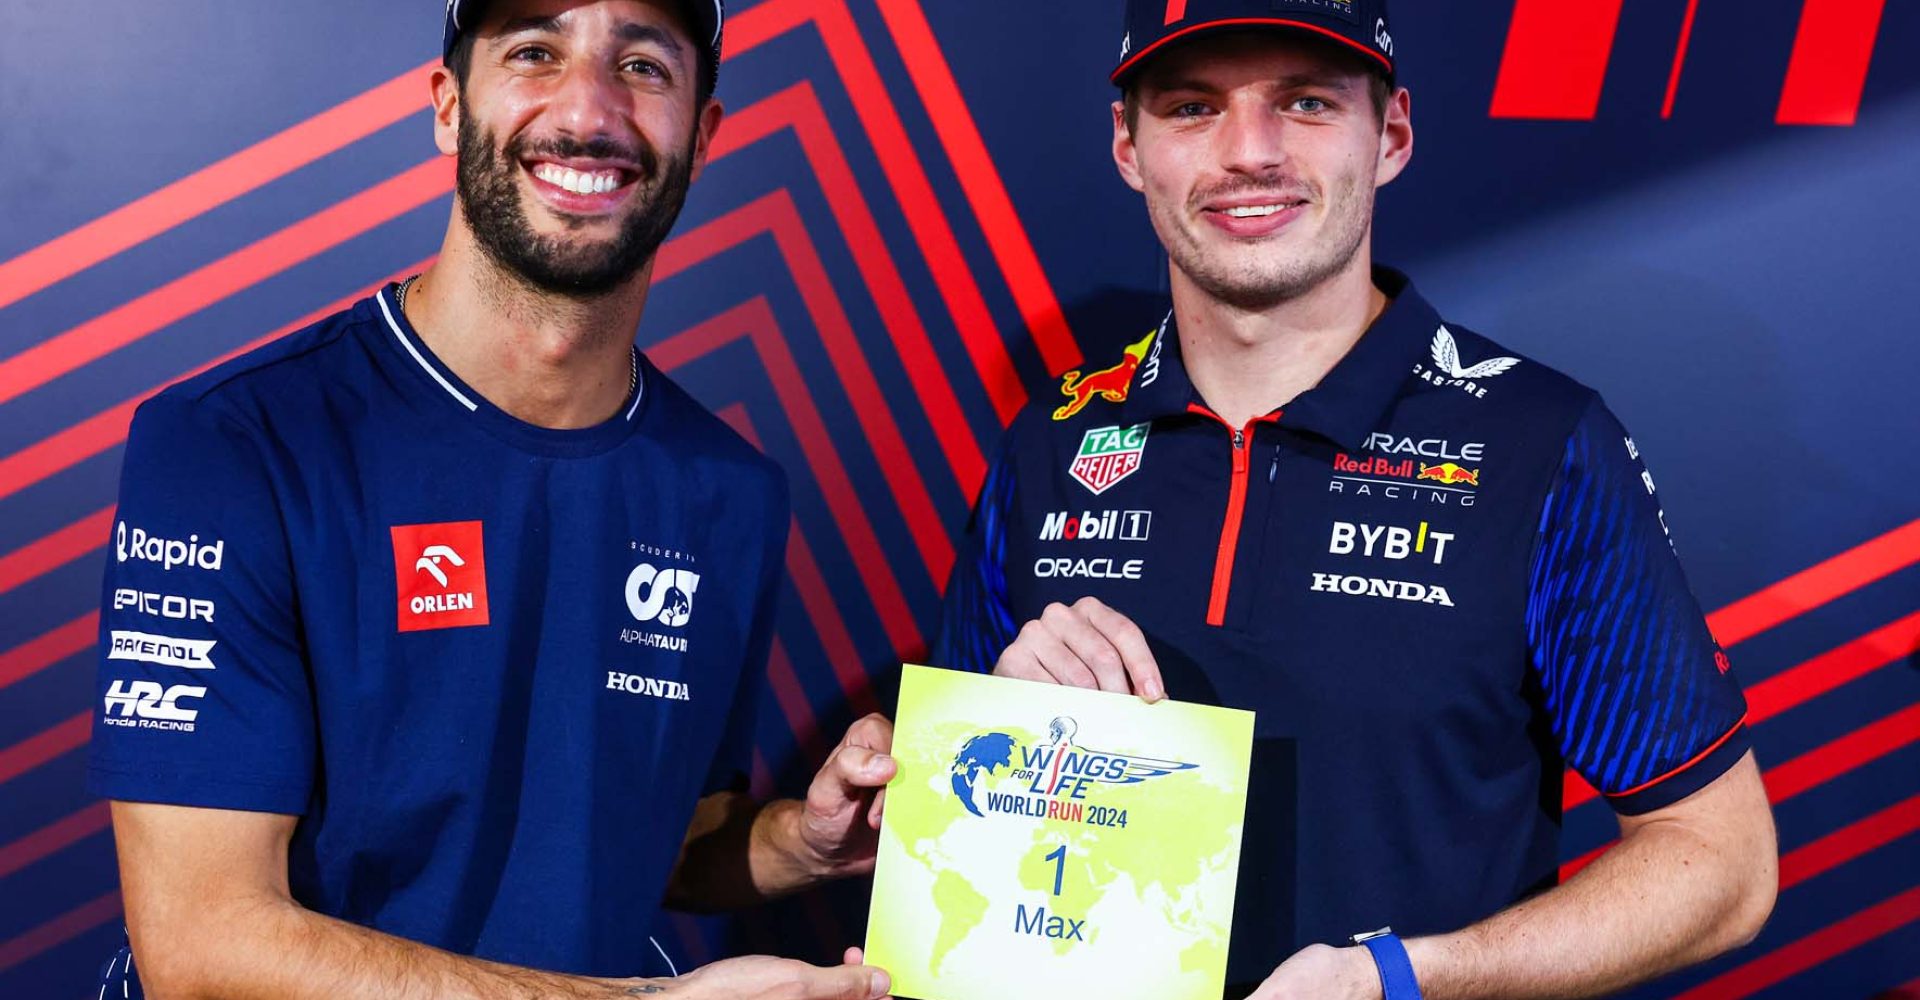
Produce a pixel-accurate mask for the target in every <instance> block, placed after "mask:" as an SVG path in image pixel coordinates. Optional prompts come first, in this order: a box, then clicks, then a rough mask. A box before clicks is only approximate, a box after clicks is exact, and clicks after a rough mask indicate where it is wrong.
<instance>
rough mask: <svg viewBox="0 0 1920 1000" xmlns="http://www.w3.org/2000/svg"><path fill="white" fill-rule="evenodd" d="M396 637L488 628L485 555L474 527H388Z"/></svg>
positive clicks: (461, 523)
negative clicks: (395, 600) (396, 596)
mask: <svg viewBox="0 0 1920 1000" xmlns="http://www.w3.org/2000/svg"><path fill="white" fill-rule="evenodd" d="M392 535H393V574H394V584H395V586H396V588H397V589H398V591H399V613H398V617H399V628H400V631H402V632H420V631H425V630H428V629H441V628H460V627H463V626H468V625H485V624H487V623H488V621H489V620H490V619H489V616H488V612H487V549H486V543H485V539H484V536H483V532H482V528H481V522H479V521H447V522H443V523H440V524H399V525H394V527H393V529H392Z"/></svg>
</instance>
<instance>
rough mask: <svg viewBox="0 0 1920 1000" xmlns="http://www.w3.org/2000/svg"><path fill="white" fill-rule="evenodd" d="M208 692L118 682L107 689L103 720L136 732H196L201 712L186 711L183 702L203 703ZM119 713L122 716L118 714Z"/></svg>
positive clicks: (143, 682)
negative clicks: (181, 703) (150, 730)
mask: <svg viewBox="0 0 1920 1000" xmlns="http://www.w3.org/2000/svg"><path fill="white" fill-rule="evenodd" d="M206 696H207V689H206V688H204V687H195V686H193V685H191V684H175V685H174V686H172V687H168V688H163V687H161V686H160V685H158V684H155V683H154V682H152V681H133V682H132V683H128V682H127V681H114V682H113V686H111V687H109V688H107V698H106V702H107V708H106V716H105V717H104V718H102V719H101V720H100V721H101V722H103V723H105V724H107V725H109V726H126V727H128V728H133V729H165V730H170V731H172V732H177V733H190V732H193V725H194V720H196V719H198V718H200V712H199V710H198V709H192V708H182V707H181V706H180V701H181V700H182V699H193V700H196V701H197V700H199V699H201V698H204V697H206ZM116 710H117V711H118V713H119V715H118V717H115V714H114V713H115V712H116Z"/></svg>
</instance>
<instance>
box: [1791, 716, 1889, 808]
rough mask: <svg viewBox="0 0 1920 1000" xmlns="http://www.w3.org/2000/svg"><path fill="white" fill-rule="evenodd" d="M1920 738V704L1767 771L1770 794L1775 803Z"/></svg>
mask: <svg viewBox="0 0 1920 1000" xmlns="http://www.w3.org/2000/svg"><path fill="white" fill-rule="evenodd" d="M1916 740H1920V705H1910V706H1908V707H1907V708H1905V709H1904V710H1902V711H1899V712H1895V713H1893V714H1892V715H1889V716H1887V717H1886V718H1884V719H1881V720H1880V721H1879V722H1875V723H1873V724H1872V725H1868V726H1863V727H1861V728H1860V729H1858V730H1855V731H1854V732H1851V733H1848V734H1847V735H1845V736H1842V737H1840V738H1839V739H1837V740H1834V741H1833V742H1831V743H1828V744H1826V745H1824V746H1821V747H1819V748H1817V749H1814V750H1809V751H1807V752H1806V753H1803V754H1801V755H1800V756H1798V757H1795V758H1794V759H1792V760H1790V761H1787V762H1786V763H1784V764H1781V765H1779V766H1777V767H1775V768H1773V769H1772V770H1770V771H1768V772H1767V797H1768V798H1770V799H1772V800H1773V801H1775V802H1779V801H1782V800H1784V799H1788V798H1792V797H1793V796H1795V795H1798V794H1800V793H1801V792H1804V791H1806V790H1807V789H1809V788H1812V787H1814V786H1815V785H1818V784H1820V783H1822V782H1824V781H1828V780H1830V779H1832V778H1834V777H1836V776H1838V775H1840V774H1844V773H1845V772H1847V771H1850V770H1852V769H1854V768H1856V767H1859V766H1860V765H1862V764H1865V763H1868V762H1869V761H1872V760H1876V759H1878V758H1880V757H1884V756H1886V755H1887V754H1890V753H1892V752H1893V751H1895V750H1898V749H1900V748H1901V747H1904V746H1906V745H1907V744H1909V743H1913V742H1914V741H1916Z"/></svg>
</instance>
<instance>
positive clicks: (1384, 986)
mask: <svg viewBox="0 0 1920 1000" xmlns="http://www.w3.org/2000/svg"><path fill="white" fill-rule="evenodd" d="M1353 940H1354V942H1355V943H1356V944H1363V945H1366V946H1367V951H1368V952H1371V953H1372V955H1373V965H1374V968H1376V969H1378V970H1380V987H1381V992H1382V995H1383V996H1384V997H1385V998H1386V1000H1420V981H1419V980H1418V979H1416V978H1414V975H1413V960H1412V959H1410V958H1408V957H1407V946H1406V945H1404V944H1401V943H1400V938H1399V936H1398V935H1396V934H1394V933H1393V928H1391V927H1383V928H1381V929H1380V930H1377V931H1374V932H1373V933H1371V934H1356V935H1354V938H1353Z"/></svg>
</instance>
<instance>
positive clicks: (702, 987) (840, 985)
mask: <svg viewBox="0 0 1920 1000" xmlns="http://www.w3.org/2000/svg"><path fill="white" fill-rule="evenodd" d="M665 985H666V987H667V988H666V989H665V990H664V991H663V992H664V995H666V996H679V995H681V994H682V993H684V994H685V995H687V996H689V997H702V998H705V997H713V998H715V1000H721V998H733V997H756V998H758V997H765V998H769V1000H878V998H881V997H885V996H886V995H887V990H888V989H889V988H890V987H891V985H892V982H891V980H890V979H888V977H887V974H886V973H885V972H884V971H882V970H880V969H877V968H874V967H873V966H870V965H862V964H860V953H859V951H858V950H857V949H849V951H848V952H847V964H845V965H836V966H831V967H824V968H823V967H821V966H817V965H808V964H807V963H805V962H797V961H794V960H792V959H787V958H770V957H768V956H766V955H746V956H743V957H740V958H729V959H725V960H723V961H719V962H715V963H713V964H711V965H704V966H701V967H700V968H698V969H695V970H693V971H692V972H689V973H687V974H686V975H684V976H681V977H680V978H679V979H670V980H666V981H665ZM639 989H640V990H643V991H645V990H648V989H650V987H644V986H643V987H639ZM651 989H657V988H651ZM634 995H636V996H642V995H645V994H644V992H643V993H636V994H634Z"/></svg>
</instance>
